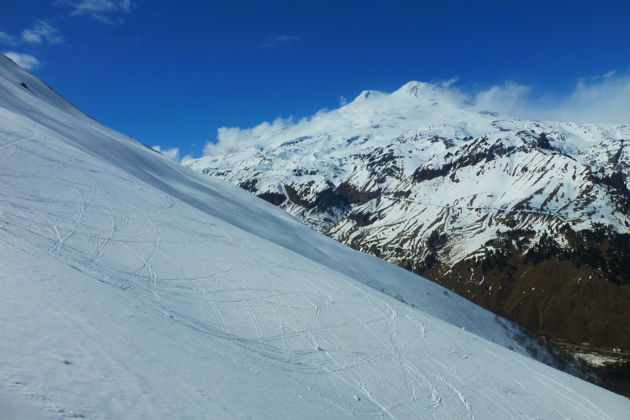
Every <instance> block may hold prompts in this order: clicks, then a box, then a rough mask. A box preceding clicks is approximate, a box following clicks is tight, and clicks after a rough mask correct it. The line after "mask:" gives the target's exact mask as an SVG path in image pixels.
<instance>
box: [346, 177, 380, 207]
mask: <svg viewBox="0 0 630 420" xmlns="http://www.w3.org/2000/svg"><path fill="white" fill-rule="evenodd" d="M335 194H337V195H340V196H342V197H345V198H346V200H348V202H349V203H350V204H364V203H367V202H368V201H370V200H372V199H374V198H377V197H380V195H381V191H380V190H377V191H361V190H359V189H358V188H357V187H355V186H354V185H352V184H350V183H349V182H342V183H341V184H339V185H338V186H337V188H335Z"/></svg>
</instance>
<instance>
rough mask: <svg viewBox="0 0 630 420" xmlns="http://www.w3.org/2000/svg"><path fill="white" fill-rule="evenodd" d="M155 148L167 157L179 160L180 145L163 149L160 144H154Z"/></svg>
mask: <svg viewBox="0 0 630 420" xmlns="http://www.w3.org/2000/svg"><path fill="white" fill-rule="evenodd" d="M152 149H153V150H155V151H156V152H160V153H162V154H163V155H164V156H166V157H167V158H169V159H171V160H174V161H175V162H179V160H180V159H179V147H173V148H172V149H162V148H161V147H160V146H153V147H152Z"/></svg>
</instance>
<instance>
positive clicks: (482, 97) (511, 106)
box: [475, 81, 531, 115]
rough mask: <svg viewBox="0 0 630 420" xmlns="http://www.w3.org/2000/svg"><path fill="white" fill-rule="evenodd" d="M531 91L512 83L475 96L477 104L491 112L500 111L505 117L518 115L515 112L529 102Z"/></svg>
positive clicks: (508, 82)
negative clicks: (525, 102)
mask: <svg viewBox="0 0 630 420" xmlns="http://www.w3.org/2000/svg"><path fill="white" fill-rule="evenodd" d="M530 93H531V89H530V88H529V87H528V86H523V85H519V84H518V83H514V82H511V81H507V82H504V83H503V84H502V85H495V86H492V87H490V88H489V89H487V90H483V91H481V92H478V93H477V94H476V95H475V103H476V104H477V105H478V106H479V107H480V108H483V109H487V110H489V111H499V112H501V113H502V114H503V115H516V114H518V112H515V110H516V109H518V108H519V107H520V106H522V104H523V103H524V101H526V100H528V99H527V98H528V95H529V94H530Z"/></svg>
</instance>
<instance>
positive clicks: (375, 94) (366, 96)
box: [352, 90, 387, 102]
mask: <svg viewBox="0 0 630 420" xmlns="http://www.w3.org/2000/svg"><path fill="white" fill-rule="evenodd" d="M386 95H387V94H386V93H384V92H381V91H378V90H364V91H362V92H361V93H359V94H358V95H357V97H356V98H354V100H353V101H352V102H361V101H365V100H370V99H375V98H380V97H383V96H386Z"/></svg>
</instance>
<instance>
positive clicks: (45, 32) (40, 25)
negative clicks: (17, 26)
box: [22, 20, 63, 44]
mask: <svg viewBox="0 0 630 420" xmlns="http://www.w3.org/2000/svg"><path fill="white" fill-rule="evenodd" d="M22 40H23V41H24V42H26V43H29V44H43V43H44V42H47V43H49V44H60V43H62V42H63V37H62V36H61V35H59V33H58V31H57V29H56V28H54V27H53V26H52V25H51V24H50V23H48V22H46V21H45V20H37V21H35V24H34V25H33V27H32V28H31V29H25V30H23V31H22Z"/></svg>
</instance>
